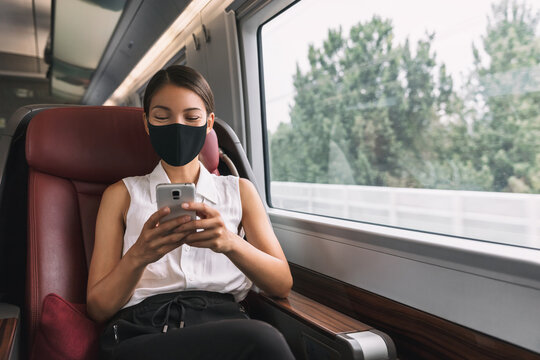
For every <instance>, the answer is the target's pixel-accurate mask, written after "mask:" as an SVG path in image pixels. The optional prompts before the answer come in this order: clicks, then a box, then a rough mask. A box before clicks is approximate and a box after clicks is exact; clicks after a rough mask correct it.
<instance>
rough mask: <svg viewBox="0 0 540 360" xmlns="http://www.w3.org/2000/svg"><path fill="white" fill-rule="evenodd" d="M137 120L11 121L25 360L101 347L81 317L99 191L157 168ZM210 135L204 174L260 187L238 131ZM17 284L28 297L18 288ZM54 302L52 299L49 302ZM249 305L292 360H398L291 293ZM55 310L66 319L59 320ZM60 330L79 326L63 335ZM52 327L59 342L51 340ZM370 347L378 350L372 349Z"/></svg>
mask: <svg viewBox="0 0 540 360" xmlns="http://www.w3.org/2000/svg"><path fill="white" fill-rule="evenodd" d="M141 116H142V110H141V109H138V108H119V107H91V106H90V107H89V106H68V107H55V106H51V105H32V106H29V107H27V108H25V109H22V108H21V109H20V111H18V112H17V113H16V114H15V115H14V116H13V117H12V118H11V119H10V123H11V122H13V124H12V125H13V126H11V127H12V128H13V129H15V128H16V130H14V132H13V133H12V141H11V145H10V151H9V156H8V159H7V163H6V164H5V165H4V168H3V170H4V171H3V174H2V194H1V196H2V202H1V204H0V212H1V213H2V214H3V217H2V219H0V220H1V221H0V231H1V233H0V237H2V238H3V239H4V240H9V242H5V241H4V242H5V244H6V246H5V249H7V250H8V252H7V253H6V254H9V257H10V258H14V259H19V260H16V261H14V265H16V266H21V265H24V263H23V262H22V261H20V259H21V258H23V257H24V255H23V254H24V253H26V281H23V280H22V279H23V278H24V273H25V271H24V267H22V268H18V267H17V268H14V267H13V266H12V269H11V270H10V271H11V274H12V276H10V277H9V278H10V279H11V280H10V282H9V284H8V285H9V286H7V290H8V292H7V295H8V296H9V297H8V300H10V302H11V303H14V304H16V305H19V306H22V307H23V311H22V318H23V325H25V326H23V332H24V333H25V335H26V336H23V337H22V339H21V342H22V345H23V347H22V349H21V350H22V352H23V353H24V352H25V349H26V350H27V349H32V348H33V345H34V344H36V345H38V346H36V349H34V353H35V354H30V355H34V356H33V357H32V356H31V358H39V359H45V358H48V359H60V358H66V356H56V357H54V356H51V355H52V353H51V352H50V351H49V352H47V351H48V350H49V349H46V350H45V351H42V352H41V353H40V352H38V349H39V350H44V348H43V347H40V346H41V345H43V341H44V338H46V340H47V341H48V344H49V345H51V340H53V342H54V341H57V342H58V344H52V346H53V347H54V346H57V345H58V346H59V347H65V346H66V345H67V346H71V347H72V348H71V350H73V348H74V349H75V353H76V354H78V355H79V356H72V357H70V358H84V359H87V360H90V359H93V358H95V357H96V356H93V355H92V354H94V355H95V348H96V346H95V342H94V343H91V344H90V343H89V341H86V342H84V341H82V342H77V341H75V342H73V341H71V342H70V341H68V340H69V339H72V340H73V338H74V337H77V336H78V337H79V339H80V338H85V337H88V336H90V335H91V334H90V333H89V332H92V333H93V335H92V336H93V338H94V339H97V334H98V333H99V329H97V328H96V327H95V324H93V323H92V322H91V321H90V320H89V319H87V318H86V317H85V305H84V304H85V302H86V283H87V276H88V266H89V262H90V257H91V254H92V250H93V241H94V226H95V220H96V216H97V210H98V207H99V203H100V199H101V195H102V193H103V191H104V190H105V188H106V187H107V186H108V185H109V184H111V183H114V182H116V181H118V180H120V179H121V178H123V177H126V176H133V175H143V174H146V173H148V172H150V171H151V170H152V169H153V167H154V166H155V164H156V163H157V161H158V157H157V155H156V154H155V153H154V151H153V149H152V147H151V144H150V142H149V139H148V137H147V135H146V134H145V131H144V125H143V122H142V121H141ZM28 124H29V125H28ZM27 126H28V128H27ZM214 130H215V134H214V133H213V132H212V133H210V134H209V136H208V137H207V142H206V143H205V146H204V148H203V150H202V151H201V161H202V162H203V164H204V165H205V167H207V169H208V170H209V171H210V172H212V173H215V174H222V175H227V174H233V175H237V176H241V177H244V178H247V179H250V180H251V181H252V182H254V183H256V182H255V176H254V174H253V171H252V169H251V167H250V164H249V161H248V159H247V157H246V154H245V152H244V150H243V148H242V145H241V143H240V141H239V139H238V137H237V136H236V134H235V133H234V131H233V130H232V129H231V128H230V126H228V125H227V124H226V123H225V122H224V121H223V120H221V119H219V118H216V121H215V124H214ZM217 139H219V147H218V144H217ZM221 150H223V151H221ZM225 154H227V155H228V156H227V155H225ZM229 156H230V157H229ZM25 158H26V161H25ZM26 182H28V186H26ZM255 185H256V184H255ZM26 198H27V199H28V201H27V202H26V201H25V199H26ZM21 200H22V201H21ZM26 204H27V206H26ZM4 215H5V216H4ZM23 222H27V224H28V226H27V227H25V226H24V225H23ZM25 240H27V241H25ZM21 244H23V245H22V246H21ZM4 257H7V255H6V256H4ZM10 266H11V265H10ZM22 282H25V283H26V289H23V288H21V287H20V285H19V284H21V283H22ZM50 293H54V294H57V295H58V296H51V295H49V296H47V295H48V294H50ZM44 299H46V301H45V302H46V305H44ZM23 303H24V306H23ZM245 305H246V307H247V308H248V311H249V314H250V316H251V317H252V318H255V319H259V320H263V321H266V322H268V323H270V324H272V325H274V326H275V327H277V328H278V329H279V330H280V331H281V332H282V333H283V334H284V336H285V338H286V340H287V342H288V343H289V345H290V346H291V349H292V350H293V353H294V354H295V356H296V357H297V358H298V359H310V358H314V357H315V358H318V357H321V356H322V357H323V358H329V359H332V358H342V359H353V358H354V359H367V358H369V359H394V358H395V347H394V345H393V342H392V340H391V339H390V338H388V337H387V336H386V335H384V334H382V333H380V332H376V331H375V330H374V329H372V328H371V327H369V326H367V325H365V324H363V323H361V322H360V321H357V320H355V319H352V318H350V317H349V316H347V315H345V314H342V313H339V312H338V311H335V310H334V309H330V308H327V307H325V306H324V305H322V304H320V303H317V302H316V301H314V300H312V299H310V298H307V297H305V296H302V295H300V294H299V293H296V292H295V291H292V292H291V295H290V296H289V298H288V299H281V300H279V299H271V298H269V297H267V296H265V295H264V294H258V293H255V292H250V294H249V296H248V298H247V299H246V303H245ZM44 308H45V309H46V311H45V313H44V314H42V309H44ZM51 309H52V310H51ZM58 309H60V311H63V312H60V313H58V312H56V311H57V310H58ZM64 321H65V322H68V323H69V324H72V325H73V324H74V323H76V324H77V326H75V327H70V326H66V327H65V328H61V326H60V325H62V324H64V323H63V322H64ZM59 323H60V324H59ZM51 324H52V327H53V328H54V330H55V334H56V338H55V337H54V336H55V335H51V333H49V332H47V330H48V329H50V328H49V326H51ZM40 326H41V329H40V330H39V327H40ZM59 327H60V329H58V328H59ZM25 328H26V329H25ZM44 329H45V330H44ZM66 334H67V335H70V336H69V337H68V336H66ZM74 334H78V335H76V336H74ZM85 334H86V335H85ZM90 337H91V336H90ZM360 338H362V339H364V340H362V341H364V342H366V341H367V345H362V341H360V340H359V339H360ZM374 338H376V339H375V340H374ZM60 339H61V340H60ZM374 341H375V343H377V344H379V345H378V346H372V345H370V344H372V343H373V342H374ZM83 345H84V346H89V345H92V346H89V347H88V348H87V347H84V346H83ZM92 348H93V351H92ZM64 350H65V349H64ZM368 350H369V351H371V353H370V354H371V355H369V356H367V355H368ZM374 351H375V353H374ZM362 354H363V355H362ZM375 354H376V356H375ZM45 355H49V356H48V357H44V356H45ZM23 358H26V357H25V356H23Z"/></svg>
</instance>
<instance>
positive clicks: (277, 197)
mask: <svg viewBox="0 0 540 360" xmlns="http://www.w3.org/2000/svg"><path fill="white" fill-rule="evenodd" d="M458 2H459V1H458ZM462 2H463V3H464V4H463V6H458V4H456V3H455V2H447V1H442V0H439V1H431V0H430V1H428V0H411V1H407V2H402V3H404V4H400V2H395V1H376V2H375V1H371V2H369V1H368V2H358V1H352V0H351V1H340V2H328V1H316V0H311V1H310V0H305V1H301V2H299V3H297V4H296V5H294V6H292V7H291V8H290V9H288V10H286V11H284V12H283V13H282V14H280V15H278V16H277V17H275V18H274V19H272V20H271V21H269V22H268V23H266V24H265V25H263V26H262V28H261V36H260V41H261V45H262V47H261V48H262V58H263V66H264V68H263V69H264V71H263V75H264V84H265V85H264V98H265V100H264V101H265V108H266V123H267V136H268V138H269V139H268V140H269V141H268V143H269V151H270V154H269V155H270V156H269V158H270V159H269V160H270V169H271V174H270V176H271V189H270V195H271V203H272V206H274V207H279V208H285V209H290V210H297V211H303V212H309V213H315V214H321V215H329V216H336V217H341V218H346V219H353V220H360V221H367V222H373V223H379V224H385V225H393V226H399V227H404V228H411V229H417V230H424V231H432V232H439V233H445V234H450V235H457V236H463V237H469V238H474V239H480V240H488V241H496V242H504V243H509V244H516V245H522V246H529V247H536V248H540V221H539V220H540V195H538V194H540V151H539V150H540V26H539V22H540V11H539V9H540V6H539V4H538V3H536V2H534V1H532V0H528V1H521V2H510V1H506V0H495V1H494V0H484V1H475V2H473V3H471V2H470V1H467V2H465V1H462ZM368 3H371V4H368ZM464 8H466V9H468V10H467V11H462V10H460V9H464ZM359 14H361V15H359ZM336 19H338V20H337V21H336Z"/></svg>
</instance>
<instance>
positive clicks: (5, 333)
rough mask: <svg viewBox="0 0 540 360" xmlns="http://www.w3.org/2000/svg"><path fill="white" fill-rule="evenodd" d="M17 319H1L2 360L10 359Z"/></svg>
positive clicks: (0, 352)
mask: <svg viewBox="0 0 540 360" xmlns="http://www.w3.org/2000/svg"><path fill="white" fill-rule="evenodd" d="M16 328H17V319H15V318H10V319H0V341H1V342H0V360H8V359H9V354H10V353H11V348H12V346H13V341H14V340H15V329H16Z"/></svg>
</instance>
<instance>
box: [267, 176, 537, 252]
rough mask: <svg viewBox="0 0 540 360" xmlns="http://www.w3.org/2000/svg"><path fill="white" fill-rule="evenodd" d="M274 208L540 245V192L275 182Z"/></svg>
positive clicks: (273, 190) (527, 244) (530, 245)
mask: <svg viewBox="0 0 540 360" xmlns="http://www.w3.org/2000/svg"><path fill="white" fill-rule="evenodd" d="M271 198H272V206H273V207H276V208H281V209H287V210H296V211H302V212H307V213H312V214H319V215H328V216H333V217H338V218H344V219H351V220H358V221H365V222H370V223H376V224H383V225H390V226H397V227H402V228H407V229H414V230H422V231H429V232H435V233H441V234H448V235H456V236H462V237H467V238H473V239H479V240H487V241H493V242H498V243H506V244H513V245H520V246H527V247H534V248H540V195H531V194H515V193H495V192H480V191H454V190H431V189H407V188H390V187H377V186H357V185H329V184H310V183H293V182H276V181H273V182H272V183H271Z"/></svg>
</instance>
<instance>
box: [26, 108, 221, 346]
mask: <svg viewBox="0 0 540 360" xmlns="http://www.w3.org/2000/svg"><path fill="white" fill-rule="evenodd" d="M202 152H203V156H202V161H203V163H204V164H205V166H206V167H207V168H208V170H209V171H210V172H213V173H217V164H218V162H219V154H218V146H217V137H216V136H215V133H213V132H212V133H211V134H210V135H209V136H208V137H207V144H205V147H204V149H203V151H202ZM26 158H27V162H28V166H29V173H28V176H29V184H28V185H29V186H28V258H27V281H26V287H27V289H26V291H27V295H26V299H27V304H26V314H27V328H28V331H29V337H28V346H29V348H31V346H32V343H33V341H34V336H35V333H36V327H37V324H38V321H39V318H40V311H41V304H42V300H43V298H44V297H45V295H47V294H49V293H56V294H58V295H60V296H62V297H63V298H65V299H66V300H69V301H71V302H75V303H85V302H86V283H87V278H88V266H89V264H90V258H91V255H92V250H93V245H94V227H95V221H96V215H97V210H98V207H99V203H100V200H101V195H102V193H103V191H104V190H105V188H106V187H107V186H108V185H109V184H112V183H114V182H116V181H118V180H120V179H122V178H124V177H127V176H134V175H143V174H147V173H149V172H151V171H152V169H153V168H154V167H155V165H156V164H157V161H158V156H157V155H156V154H155V152H154V150H153V149H152V147H151V144H150V141H149V138H148V136H147V134H146V133H145V131H144V125H143V120H142V109H139V108H121V107H66V108H54V109H48V110H44V111H42V112H40V113H39V114H37V115H36V116H35V117H34V118H33V119H32V120H31V122H30V125H29V127H28V132H27V136H26Z"/></svg>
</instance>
